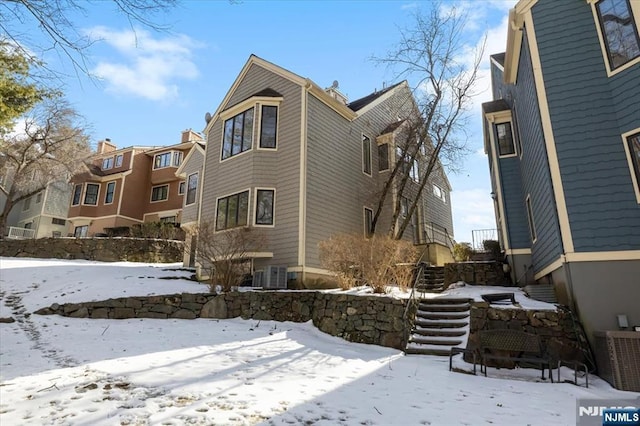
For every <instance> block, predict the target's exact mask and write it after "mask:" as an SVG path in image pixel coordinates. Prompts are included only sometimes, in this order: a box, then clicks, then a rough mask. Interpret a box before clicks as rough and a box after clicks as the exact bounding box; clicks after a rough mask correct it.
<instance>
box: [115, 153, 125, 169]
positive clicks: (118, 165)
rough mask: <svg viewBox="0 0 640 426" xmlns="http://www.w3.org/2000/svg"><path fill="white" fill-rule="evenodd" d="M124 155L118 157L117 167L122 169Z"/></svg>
mask: <svg viewBox="0 0 640 426" xmlns="http://www.w3.org/2000/svg"><path fill="white" fill-rule="evenodd" d="M123 158H124V157H123V155H122V154H118V155H116V167H122V159H123Z"/></svg>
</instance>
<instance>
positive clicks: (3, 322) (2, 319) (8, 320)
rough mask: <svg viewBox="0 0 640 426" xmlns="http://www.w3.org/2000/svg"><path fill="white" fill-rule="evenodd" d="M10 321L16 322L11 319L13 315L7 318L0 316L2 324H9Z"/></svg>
mask: <svg viewBox="0 0 640 426" xmlns="http://www.w3.org/2000/svg"><path fill="white" fill-rule="evenodd" d="M12 322H16V320H15V319H13V317H8V318H3V317H0V323H2V324H10V323H12Z"/></svg>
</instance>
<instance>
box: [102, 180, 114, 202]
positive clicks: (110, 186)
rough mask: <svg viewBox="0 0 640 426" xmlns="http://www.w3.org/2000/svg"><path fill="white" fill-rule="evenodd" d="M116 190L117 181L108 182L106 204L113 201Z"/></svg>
mask: <svg viewBox="0 0 640 426" xmlns="http://www.w3.org/2000/svg"><path fill="white" fill-rule="evenodd" d="M114 192H116V183H115V182H109V183H108V184H107V193H106V194H105V196H104V203H105V204H111V203H113V194H114Z"/></svg>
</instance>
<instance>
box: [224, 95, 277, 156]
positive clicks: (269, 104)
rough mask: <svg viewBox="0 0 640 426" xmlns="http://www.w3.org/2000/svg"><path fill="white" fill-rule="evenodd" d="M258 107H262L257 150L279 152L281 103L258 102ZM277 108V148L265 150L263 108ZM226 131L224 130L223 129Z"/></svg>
mask: <svg viewBox="0 0 640 426" xmlns="http://www.w3.org/2000/svg"><path fill="white" fill-rule="evenodd" d="M257 106H259V107H260V117H259V118H258V120H259V122H258V141H257V144H256V149H257V150H258V151H277V150H278V134H279V130H280V102H266V101H262V102H258V103H257ZM265 106H267V107H275V108H276V136H275V137H276V146H275V147H274V148H268V147H267V148H265V147H263V146H262V108H263V107H265ZM223 130H224V129H223Z"/></svg>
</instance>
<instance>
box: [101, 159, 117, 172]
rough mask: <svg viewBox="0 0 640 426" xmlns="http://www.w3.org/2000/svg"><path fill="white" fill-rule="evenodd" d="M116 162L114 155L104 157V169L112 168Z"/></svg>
mask: <svg viewBox="0 0 640 426" xmlns="http://www.w3.org/2000/svg"><path fill="white" fill-rule="evenodd" d="M114 164H115V158H114V157H113V156H111V157H106V158H103V159H102V170H111V169H113V166H114Z"/></svg>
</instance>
